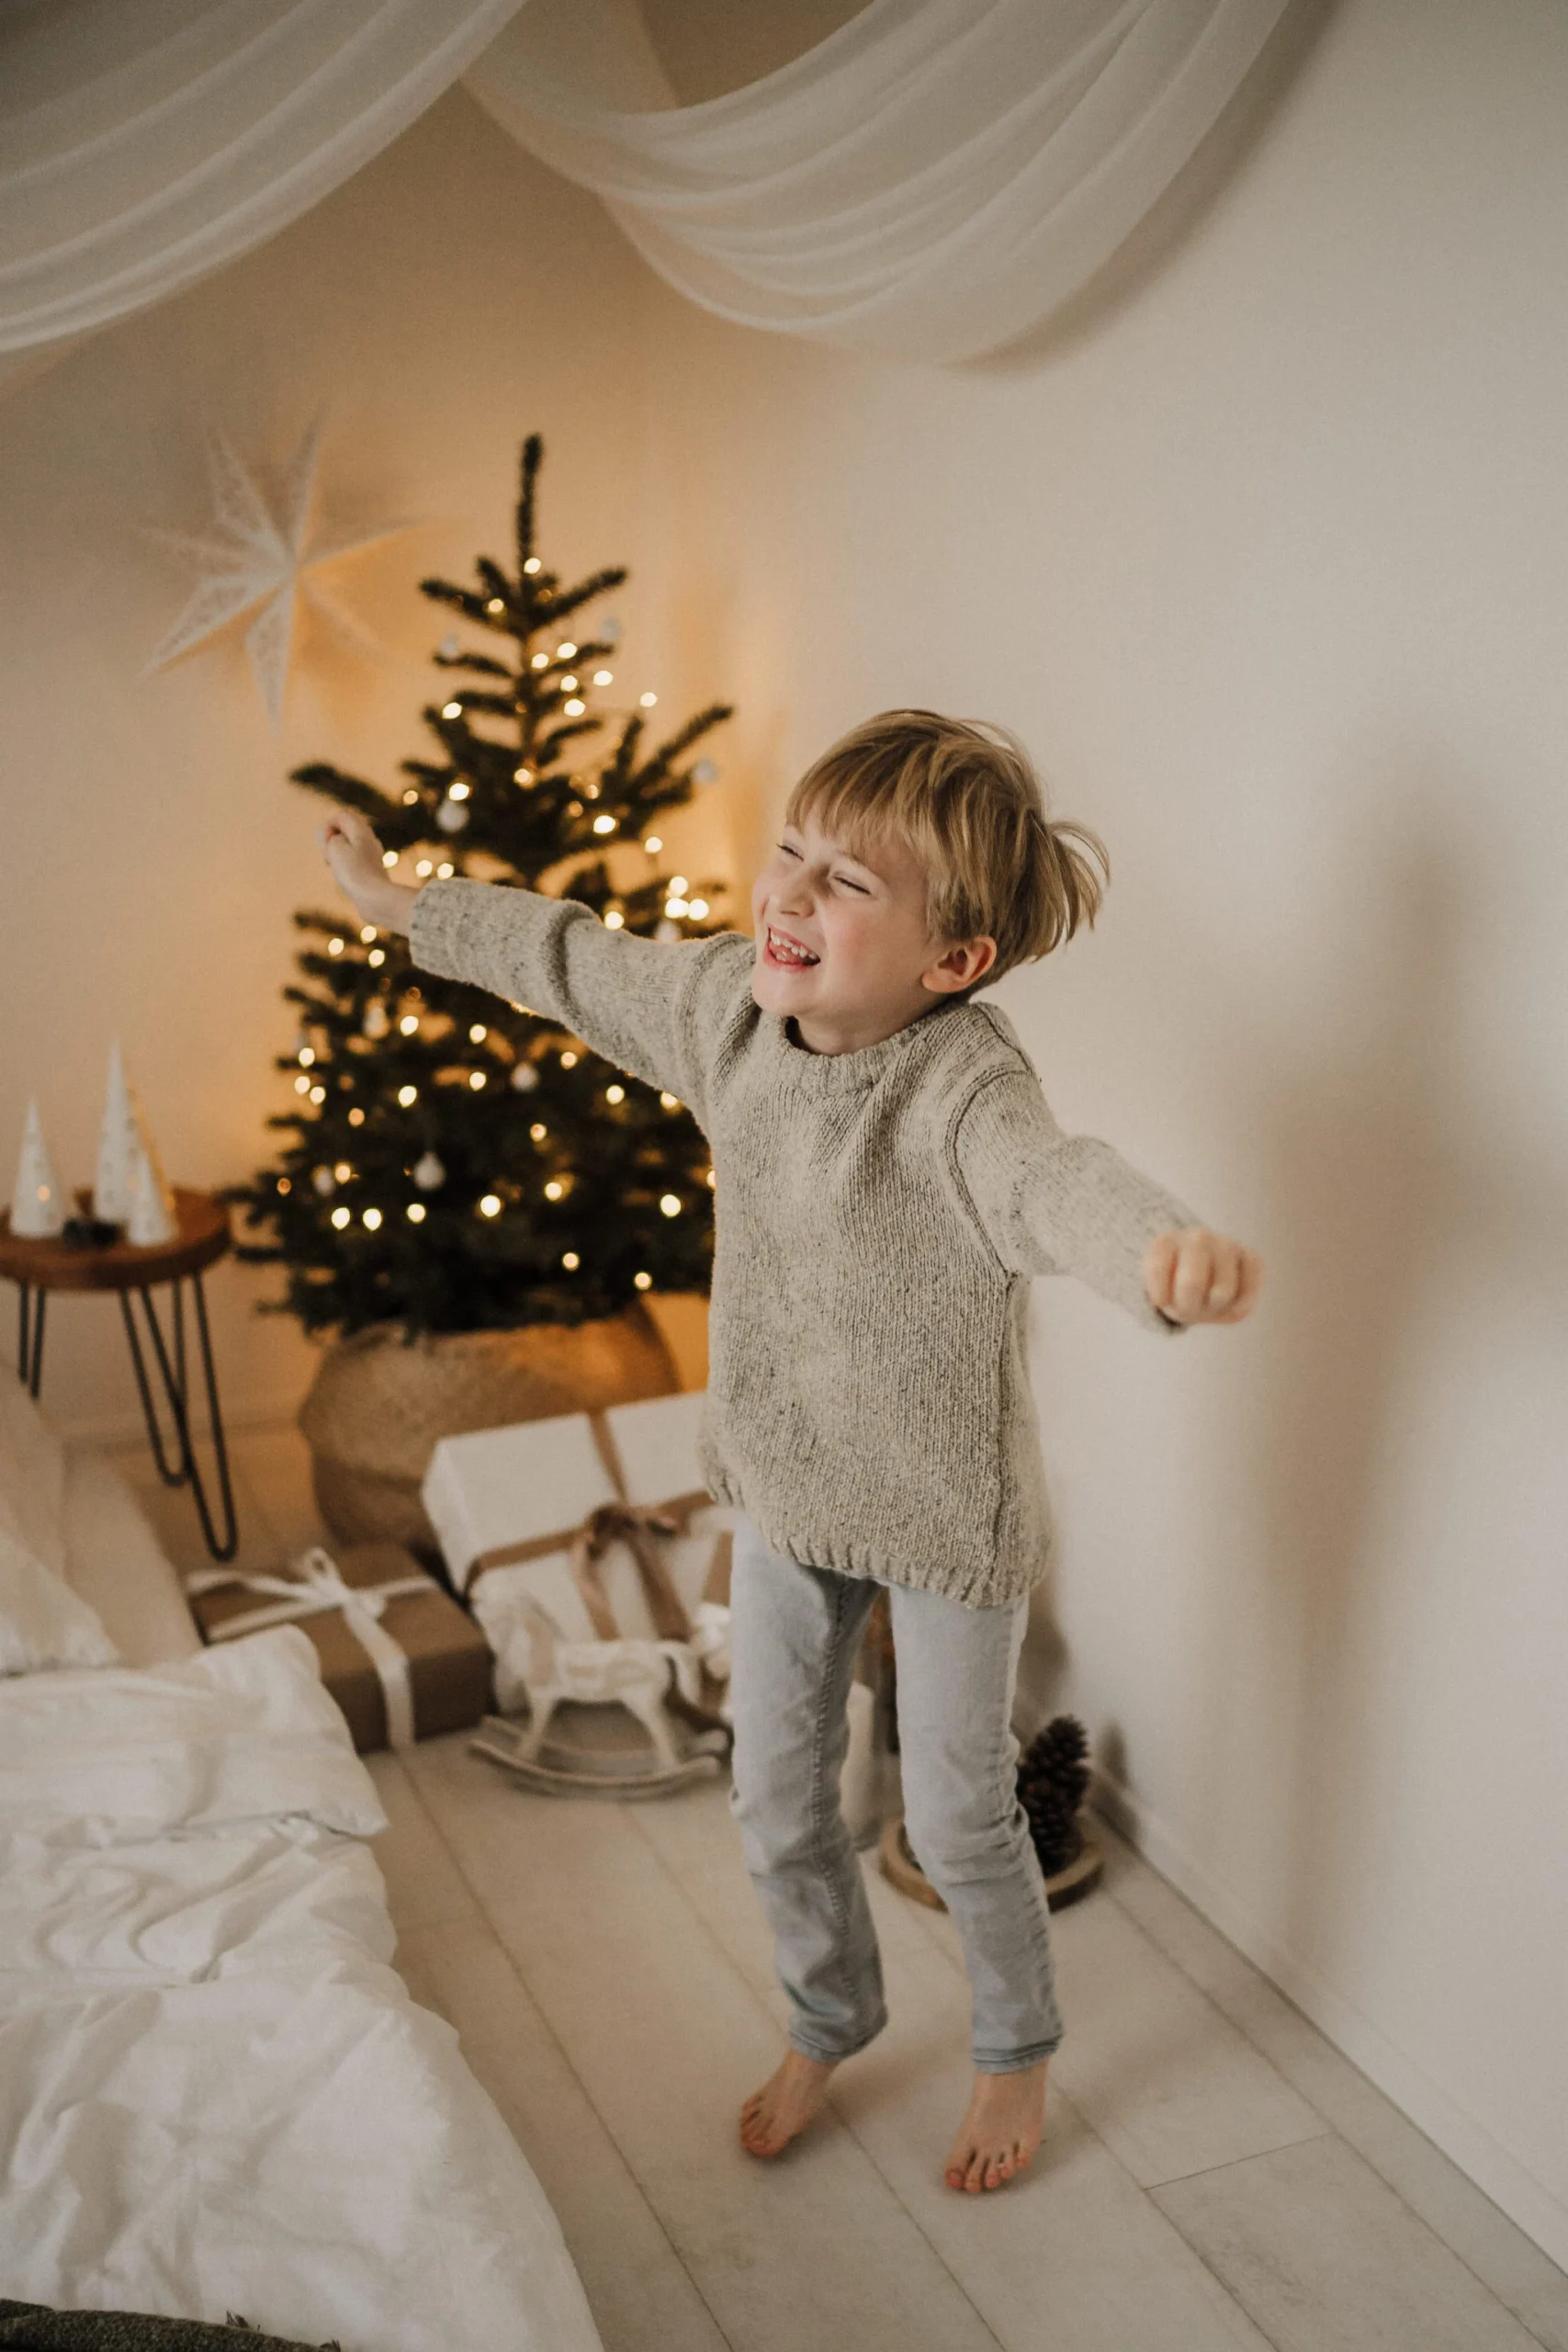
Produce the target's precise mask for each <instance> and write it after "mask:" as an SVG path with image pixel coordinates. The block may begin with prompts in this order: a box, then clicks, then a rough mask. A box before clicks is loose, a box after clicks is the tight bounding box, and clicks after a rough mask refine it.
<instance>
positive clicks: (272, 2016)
mask: <svg viewBox="0 0 1568 2352" xmlns="http://www.w3.org/2000/svg"><path fill="white" fill-rule="evenodd" d="M384 1826H385V1821H384V1816H383V1815H382V1813H381V1808H380V1804H379V1802H378V1798H377V1796H376V1792H375V1790H374V1788H373V1786H372V1784H371V1781H370V1779H369V1776H368V1774H367V1772H366V1770H365V1768H364V1766H363V1765H362V1764H361V1763H360V1761H359V1759H358V1758H357V1757H356V1756H355V1753H354V1751H353V1748H352V1747H350V1745H349V1742H348V1738H347V1735H346V1732H345V1731H344V1724H343V1719H342V1717H341V1715H340V1714H339V1713H338V1712H337V1710H336V1708H335V1707H334V1706H333V1703H332V1702H331V1700H330V1699H328V1697H327V1696H326V1693H325V1692H324V1691H322V1689H321V1684H320V1681H319V1679H318V1678H317V1673H316V1663H315V1652H314V1651H313V1650H312V1648H311V1646H310V1643H309V1641H308V1640H307V1639H306V1637H305V1636H304V1634H301V1633H300V1632H299V1629H298V1628H297V1627H292V1626H282V1627H278V1628H277V1629H276V1630H275V1631H272V1632H269V1633H265V1634H255V1635H253V1636H252V1637H251V1638H249V1639H247V1640H243V1641H239V1642H234V1643H229V1644H225V1645H222V1646H221V1647H220V1648H216V1649H212V1650H209V1651H204V1652H203V1653H202V1654H201V1655H200V1656H199V1657H194V1658H189V1659H184V1660H181V1661H180V1662H179V1663H178V1664H175V1665H170V1666H165V1667H154V1668H101V1667H100V1668H91V1669H85V1670H82V1671H80V1672H77V1671H63V1672H56V1673H43V1674H31V1675H27V1676H23V1677H20V1678H17V1679H11V1680H7V1681H4V1682H0V2167H3V2177H0V2294H4V2295H8V2296H13V2297H16V2298H17V2299H18V2300H21V2301H36V2302H43V2303H53V2304H59V2305H64V2306H75V2307H89V2308H94V2309H104V2308H113V2307H118V2308H122V2309H127V2310H133V2311H147V2312H164V2313H169V2314H179V2315H183V2316H186V2317H188V2318H195V2319H205V2320H219V2321H220V2320H222V2319H223V2318H224V2317H225V2315H226V2314H227V2313H229V2312H241V2313H243V2316H244V2317H245V2318H246V2319H247V2320H249V2321H250V2322H251V2323H252V2324H254V2325H255V2326H258V2327H261V2328H263V2329H265V2330H266V2331H268V2332H269V2333H271V2334H273V2335H281V2336H287V2337H292V2338H295V2339H297V2340H299V2341H300V2342H303V2343H307V2344H320V2343H321V2342H322V2341H323V2340H324V2339H327V2338H329V2337H330V2338H335V2339H336V2340H337V2341H338V2342H339V2343H340V2344H341V2345H342V2346H343V2352H598V2347H599V2337H598V2335H597V2332H596V2330H595V2329H594V2326H593V2323H592V2319H591V2317H590V2315H589V2312H588V2307H587V2303H586V2301H585V2300H584V2298H583V2293H582V2289H581V2283H580V2281H579V2279H578V2277H577V2273H576V2271H575V2269H574V2268H573V2266H572V2263H571V2260H570V2256H569V2255H568V2253H567V2250H566V2247H565V2245H564V2244H563V2242H562V2239H561V2234H560V2230H559V2226H558V2223H557V2222H556V2219H555V2216H554V2214H553V2213H552V2212H551V2211H550V2209H549V2207H548V2205H547V2203H546V2200H545V2198H544V2195H543V2192H542V2191H541V2189H540V2188H539V2186H538V2183H537V2181H536V2179H535V2177H534V2175H533V2173H532V2172H531V2171H530V2169H529V2167H528V2165H527V2164H526V2163H525V2160H524V2158H523V2156H522V2154H520V2152H519V2150H518V2148H517V2146H516V2143H514V2142H513V2139H512V2137H511V2135H510V2133H509V2132H508V2131H507V2130H506V2127H505V2125H504V2124H503V2123H502V2120H501V2117H500V2115H499V2114H498V2113H497V2111H496V2109H495V2108H494V2107H493V2106H492V2105H491V2101H490V2099H489V2098H487V2096H486V2095H485V2093H484V2092H483V2091H482V2090H481V2089H480V2087H479V2085H478V2083H476V2082H475V2080H474V2078H473V2076H472V2075H470V2074H469V2073H468V2068H467V2066H466V2065H465V2064H464V2062H463V2060H462V2059H461V2057H460V2056H459V2054H458V2051H457V2037H456V2035H455V2034H454V2033H453V2031H452V2030H451V2028H450V2027H449V2026H447V2025H446V2024H445V2023H444V2022H443V2021H442V2020H441V2019H440V2018H436V2017H434V2016H432V2015H431V2014H430V2012H429V2011H428V2010H425V2009H422V2008H420V2007H417V2006H416V2005H415V2004H414V2003H413V2002H412V2001H411V2000H410V1998H409V1996H408V1995H407V1993H406V1992H405V1990H404V1988H403V1986H402V1984H401V1981H400V1978H399V1977H398V1976H397V1974H396V1973H395V1972H394V1971H393V1969H392V1967H391V1966H390V1959H391V1947H392V1936H391V1930H390V1927H389V1922H388V1919H387V1914H386V1909H385V1904H384V1900H383V1894H382V1883H381V1878H380V1873H379V1871H378V1868H377V1865H376V1862H375V1860H374V1859H373V1858H372V1856H371V1855H370V1854H369V1853H368V1851H367V1849H366V1848H365V1847H364V1845H363V1844H362V1843H361V1842H360V1841H361V1839H363V1838H367V1837H369V1836H373V1835H374V1834H375V1833H376V1832H377V1831H378V1830H379V1829H381V1828H383V1827H384Z"/></svg>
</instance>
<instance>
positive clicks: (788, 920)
mask: <svg viewBox="0 0 1568 2352" xmlns="http://www.w3.org/2000/svg"><path fill="white" fill-rule="evenodd" d="M925 899H926V880H925V876H924V874H923V872H922V871H921V869H920V866H919V862H918V861H917V859H916V857H915V855H914V853H913V852H912V851H911V850H910V849H909V848H908V845H907V844H906V843H905V842H902V841H900V840H898V839H897V838H896V837H895V836H894V835H892V834H890V833H884V834H882V835H880V836H879V837H878V838H877V839H876V840H875V841H873V842H864V843H863V844H862V847H861V850H860V854H859V855H858V856H852V855H851V854H850V853H849V851H848V849H847V848H846V847H845V846H844V844H843V843H842V842H839V841H836V840H834V839H833V838H832V836H831V835H829V834H827V833H824V832H822V831H819V830H818V827H817V825H816V823H815V822H814V821H813V820H811V819H810V818H807V820H806V822H805V824H804V826H795V825H785V826H784V830H783V831H782V833H781V835H780V837H779V841H778V843H777V846H776V847H775V849H774V851H773V856H772V858H771V859H770V860H769V862H768V864H767V865H765V866H764V867H763V868H762V871H761V874H759V875H758V876H757V879H756V882H755V884H754V885H753V887H752V891H751V915H752V921H753V924H754V927H755V931H756V939H757V956H756V961H755V963H754V965H753V966H752V970H751V994H752V996H753V998H754V999H755V1001H756V1002H757V1003H758V1004H759V1005H761V1007H762V1009H763V1011H764V1012H777V1013H782V1014H784V1015H785V1016H786V1017H788V1016H793V1018H794V1021H795V1031H796V1034H797V1035H798V1036H799V1037H800V1039H801V1042H802V1043H803V1044H804V1045H806V1046H809V1047H810V1048H811V1050H812V1051H813V1052H814V1053H822V1054H842V1053H852V1052H854V1051H855V1050H856V1049H857V1048H858V1047H860V1046H869V1045H875V1044H877V1043H878V1042H879V1041H880V1040H881V1039H882V1038H884V1037H890V1036H891V1035H893V1033H894V1032H895V1030H897V1029H903V1028H907V1027H908V1023H910V1022H911V1021H915V1020H918V1019H919V1015H920V1014H921V1013H922V1012H930V1011H931V1008H932V1006H933V1005H935V1004H936V1003H938V1002H939V1001H940V1000H941V999H942V996H944V995H951V994H952V993H953V990H955V989H962V988H968V987H969V986H971V985H972V984H973V982H974V981H975V980H976V979H977V978H979V977H980V975H981V974H982V973H983V972H985V971H986V970H987V969H988V968H989V967H990V965H991V964H992V963H994V961H995V960H996V947H995V944H994V942H992V941H990V940H988V939H986V940H969V941H966V942H964V943H962V944H955V943H953V942H951V941H945V940H938V939H933V938H932V937H931V933H930V932H929V931H928V929H927V927H926V909H925Z"/></svg>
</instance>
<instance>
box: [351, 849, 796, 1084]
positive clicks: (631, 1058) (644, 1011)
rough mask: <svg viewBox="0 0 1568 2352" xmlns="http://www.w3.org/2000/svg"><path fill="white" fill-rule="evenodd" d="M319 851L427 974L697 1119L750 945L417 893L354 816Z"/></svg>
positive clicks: (533, 898)
mask: <svg viewBox="0 0 1568 2352" xmlns="http://www.w3.org/2000/svg"><path fill="white" fill-rule="evenodd" d="M321 846H322V850H323V852H324V854H325V856H326V860H327V863H328V865H330V866H331V867H332V870H333V876H334V877H335V879H336V880H337V882H338V885H339V887H340V888H342V889H343V890H344V892H346V894H347V896H348V897H349V898H350V899H353V901H354V903H355V906H356V907H357V908H358V910H359V911H360V913H361V915H362V916H363V917H364V919H365V921H366V922H373V923H376V924H377V925H378V927H380V928H382V929H384V930H388V931H401V932H406V933H408V940H409V950H410V953H411V955H412V957H413V960H414V962H415V963H416V964H417V965H418V966H419V967H420V968H421V969H422V970H423V971H426V972H434V973H436V974H438V975H439V976H440V977H441V978H445V979H453V980H466V981H467V982H468V984H469V985H470V986H471V987H474V988H480V989H490V990H491V992H492V993H493V994H495V995H496V996H501V997H505V998H506V999H507V1000H508V1001H510V1002H512V1003H513V1004H520V1005H522V1006H523V1007H524V1008H525V1011H527V1012H538V1013H543V1014H545V1015H546V1016H547V1018H548V1019H549V1020H552V1021H558V1022H559V1023H561V1025H562V1027H563V1028H566V1029H570V1031H571V1033H572V1035H574V1036H578V1037H581V1039H582V1041H583V1043H584V1044H585V1045H587V1046H591V1047H592V1050H593V1051H594V1052H595V1053H597V1054H603V1055H604V1057H605V1059H606V1060H608V1061H612V1062H615V1064H617V1066H618V1067H619V1068H620V1069H626V1070H629V1071H631V1072H632V1074H633V1075H634V1076H635V1077H637V1078H642V1079H646V1080H648V1081H649V1083H650V1084H651V1085H654V1086H660V1087H663V1088H666V1089H667V1090H668V1091H670V1092H671V1093H672V1094H676V1095H678V1096H679V1097H680V1099H681V1101H682V1103H686V1104H687V1105H688V1106H689V1107H690V1108H691V1109H692V1110H693V1111H694V1112H695V1114H696V1115H697V1117H698V1119H699V1120H701V1118H702V1116H703V1107H702V1103H701V1101H700V1095H701V1091H702V1069H703V1065H704V1060H705V1056H704V1052H703V1045H704V1032H705V1029H707V1028H709V1027H711V1028H714V1029H715V1030H716V1028H717V1026H718V1024H719V1023H720V1022H721V1021H722V1018H723V1014H724V1010H725V1007H726V1005H727V1003H728V1000H729V999H730V997H732V996H733V993H734V982H735V979H736V978H737V974H736V970H735V966H736V964H737V962H739V963H740V964H743V965H744V967H745V968H746V969H747V970H748V971H749V970H750V943H749V942H744V943H741V942H739V941H738V940H737V939H736V938H735V936H733V935H731V934H721V935H720V936H719V937H718V938H715V939H706V940H704V939H698V940H682V941H679V942H672V943H671V944H665V943H664V942H662V941H659V940H653V939H644V938H642V937H641V936H640V935H639V934H638V933H635V932H627V931H610V930H607V929H606V928H605V926H604V924H603V923H602V922H600V921H599V918H598V916H597V915H595V914H594V913H593V911H592V909H591V908H589V907H585V906H582V905H581V904H579V903H578V902H577V901H575V900H573V899H551V898H547V897H544V896H543V895H541V894H540V893H538V892H536V891H533V890H517V889H513V888H506V887H502V886H501V885H498V884H495V883H491V882H469V881H458V880H453V881H447V882H427V883H426V884H425V886H424V888H423V889H421V890H411V889H409V888H407V887H406V886H405V885H403V884H401V883H397V882H393V881H392V880H390V878H389V876H388V875H387V873H386V871H385V869H384V868H383V866H382V864H381V850H380V844H379V843H378V841H377V839H376V836H375V834H374V833H373V832H372V831H371V829H370V827H369V825H368V824H367V822H366V820H365V819H364V818H363V817H361V816H360V815H359V814H358V813H357V812H356V811H355V810H353V809H337V810H334V812H333V816H332V818H331V819H330V820H329V821H328V822H327V824H326V825H325V826H324V827H323V828H322V830H321ZM740 946H743V947H744V949H745V953H744V955H740V956H738V954H737V950H738V947H740Z"/></svg>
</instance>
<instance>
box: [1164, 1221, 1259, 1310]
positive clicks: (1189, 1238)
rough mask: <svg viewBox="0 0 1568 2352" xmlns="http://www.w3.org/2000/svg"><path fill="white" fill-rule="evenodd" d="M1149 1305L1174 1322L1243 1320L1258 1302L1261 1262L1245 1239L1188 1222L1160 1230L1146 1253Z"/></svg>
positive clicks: (1255, 1251)
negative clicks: (1164, 1230)
mask: <svg viewBox="0 0 1568 2352" xmlns="http://www.w3.org/2000/svg"><path fill="white" fill-rule="evenodd" d="M1144 1287H1145V1290H1146V1291H1147V1293H1148V1295H1149V1304H1150V1306H1157V1307H1158V1308H1159V1310H1160V1312H1161V1313H1162V1314H1164V1315H1168V1316H1169V1317H1170V1318H1171V1320H1172V1322H1174V1323H1239V1322H1240V1321H1241V1320H1242V1317H1244V1316H1247V1315H1250V1314H1251V1312H1252V1310H1253V1308H1254V1307H1255V1306H1257V1304H1258V1292H1259V1291H1260V1290H1261V1289H1262V1287H1263V1261H1262V1259H1261V1258H1260V1257H1259V1256H1258V1252H1257V1250H1249V1249H1248V1248H1247V1245H1246V1243H1245V1242H1242V1241H1232V1240H1231V1239H1230V1238H1228V1237H1227V1236H1226V1235H1225V1234H1223V1233H1211V1232H1210V1231H1209V1229H1208V1227H1207V1226H1203V1225H1189V1226H1184V1227H1181V1228H1180V1229H1179V1230H1178V1231H1173V1232H1170V1233H1161V1234H1157V1235H1156V1238H1155V1239H1154V1240H1153V1241H1151V1242H1150V1244H1149V1246H1148V1248H1147V1249H1146V1250H1145V1252H1144Z"/></svg>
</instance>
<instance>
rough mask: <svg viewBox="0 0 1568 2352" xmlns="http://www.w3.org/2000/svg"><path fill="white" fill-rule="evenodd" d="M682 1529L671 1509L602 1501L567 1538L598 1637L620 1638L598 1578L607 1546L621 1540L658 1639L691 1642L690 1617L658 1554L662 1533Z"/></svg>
mask: <svg viewBox="0 0 1568 2352" xmlns="http://www.w3.org/2000/svg"><path fill="white" fill-rule="evenodd" d="M681 1533H682V1522H681V1520H680V1519H678V1518H677V1517H676V1515H675V1513H674V1512H673V1511H671V1510H662V1509H660V1508H659V1507H657V1506H649V1505H648V1504H645V1503H623V1502H614V1503H601V1504H600V1506H599V1508H598V1510H591V1511H590V1512H589V1514H588V1516H587V1518H586V1519H585V1520H584V1521H583V1522H582V1524H581V1527H580V1528H579V1529H578V1531H577V1532H576V1534H575V1535H574V1536H573V1537H572V1539H571V1555H570V1556H571V1575H572V1581H573V1583H574V1584H575V1585H576V1587H577V1589H578V1591H579V1592H580V1593H581V1596H582V1605H583V1607H584V1608H585V1609H586V1610H587V1611H588V1614H589V1617H590V1619H591V1620H592V1626H593V1631H594V1634H596V1636H597V1637H598V1639H599V1640H600V1641H602V1642H614V1641H618V1640H619V1638H620V1629H619V1628H618V1626H617V1625H616V1623H615V1614H614V1612H613V1611H612V1610H611V1607H610V1604H609V1601H608V1600H607V1599H606V1598H605V1594H604V1585H603V1583H602V1582H601V1581H600V1576H599V1563H600V1561H601V1560H602V1559H603V1558H604V1554H605V1553H606V1552H607V1551H608V1550H609V1548H610V1546H611V1544H625V1545H626V1549H627V1551H628V1552H629V1553H630V1554H631V1555H632V1558H633V1559H634V1560H635V1561H636V1562H637V1574H638V1576H639V1577H641V1578H642V1589H643V1592H644V1595H645V1596H646V1598H647V1600H648V1613H649V1617H650V1618H651V1619H652V1620H653V1630H654V1634H655V1635H656V1636H657V1638H658V1639H659V1640H660V1641H661V1642H689V1641H690V1640H691V1638H692V1623H691V1620H690V1618H689V1617H688V1616H687V1614H686V1611H685V1608H684V1605H683V1603H682V1600H681V1596H680V1594H679V1593H678V1592H677V1591H676V1589H675V1587H674V1585H673V1583H672V1582H671V1576H670V1571H669V1569H668V1568H667V1567H666V1566H665V1565H664V1562H663V1560H662V1558H661V1557H660V1551H659V1544H658V1538H659V1537H660V1536H661V1535H662V1536H671V1535H679V1534H681Z"/></svg>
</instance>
